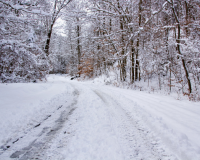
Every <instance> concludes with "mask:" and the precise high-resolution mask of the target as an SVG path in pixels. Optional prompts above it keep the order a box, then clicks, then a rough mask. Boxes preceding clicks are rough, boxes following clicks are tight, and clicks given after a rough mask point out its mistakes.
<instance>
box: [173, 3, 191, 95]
mask: <svg viewBox="0 0 200 160" xmlns="http://www.w3.org/2000/svg"><path fill="white" fill-rule="evenodd" d="M172 10H173V14H174V16H175V20H176V22H177V25H178V37H177V38H178V39H177V40H176V41H177V49H178V53H179V55H181V56H180V57H181V59H182V65H183V68H184V71H185V76H186V79H187V82H188V90H189V93H192V85H191V82H190V78H189V73H188V70H187V67H186V64H185V59H184V57H182V53H181V47H180V38H181V26H180V22H179V19H178V16H177V14H176V11H175V8H174V4H172Z"/></svg>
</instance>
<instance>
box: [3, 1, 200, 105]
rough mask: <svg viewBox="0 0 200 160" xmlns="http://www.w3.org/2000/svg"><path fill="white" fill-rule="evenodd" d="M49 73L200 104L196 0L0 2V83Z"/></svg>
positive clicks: (199, 30) (199, 16)
mask: <svg viewBox="0 0 200 160" xmlns="http://www.w3.org/2000/svg"><path fill="white" fill-rule="evenodd" d="M48 74H69V75H70V76H71V77H81V78H84V79H93V78H95V77H98V76H101V75H105V76H107V77H112V78H111V82H110V83H112V84H113V85H116V86H119V85H121V84H123V85H126V86H129V87H130V88H133V89H140V90H144V87H143V86H142V85H144V84H146V86H148V87H149V88H150V89H151V91H154V90H163V91H164V92H166V93H167V94H170V93H171V92H175V93H177V94H182V95H185V96H188V98H189V100H193V101H199V100H200V1H199V0H0V83H25V82H37V81H38V80H43V79H45V77H46V75H48ZM141 82H142V83H141ZM153 82H155V85H154V86H153V85H152V84H153ZM141 84H142V85H141Z"/></svg>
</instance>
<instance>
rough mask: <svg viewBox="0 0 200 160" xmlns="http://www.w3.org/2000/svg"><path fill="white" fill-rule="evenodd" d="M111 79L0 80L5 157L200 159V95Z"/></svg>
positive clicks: (0, 139)
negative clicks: (193, 97)
mask: <svg viewBox="0 0 200 160" xmlns="http://www.w3.org/2000/svg"><path fill="white" fill-rule="evenodd" d="M110 81H111V80H110V79H105V77H104V78H98V79H94V80H93V81H86V82H80V81H79V80H78V79H77V80H73V81H71V80H70V77H68V76H65V75H64V76H62V75H50V76H48V77H47V81H46V82H41V83H29V84H25V83H24V84H20V83H19V84H0V89H1V93H0V135H1V136H0V159H2V160H5V159H12V158H17V159H31V158H33V159H37V158H38V159H48V160H50V159H52V160H54V159H66V160H71V159H73V160H82V159H87V160H94V159H95V160H98V159H104V160H110V159H113V160H126V159H127V160H128V159H134V160H139V159H166V160H167V159H170V160H177V159H181V160H187V159H188V160H190V159H193V160H199V159H200V139H199V134H200V123H199V122H200V116H199V115H200V103H199V102H190V101H187V100H177V99H174V98H173V97H170V96H167V95H159V94H156V93H154V94H150V93H146V92H142V91H136V90H130V89H129V90H128V89H121V88H116V87H112V86H108V85H109V84H110ZM38 124H39V125H38ZM16 140H17V141H16ZM15 141H16V142H15ZM13 142H14V143H13ZM7 146H9V147H7Z"/></svg>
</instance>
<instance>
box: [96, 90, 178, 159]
mask: <svg viewBox="0 0 200 160" xmlns="http://www.w3.org/2000/svg"><path fill="white" fill-rule="evenodd" d="M94 92H95V93H96V94H97V95H98V96H99V97H100V98H101V99H102V101H103V102H104V103H106V104H107V105H106V106H107V112H108V114H109V117H110V122H111V123H112V124H111V126H112V127H113V130H114V132H115V133H116V135H117V137H118V139H119V143H120V144H121V148H122V150H123V154H124V157H125V158H124V159H126V160H129V159H138V160H139V159H140V160H141V159H155V160H156V159H157V160H158V159H176V158H175V157H173V156H172V155H171V154H169V153H167V151H166V149H165V147H164V146H162V144H161V142H160V140H159V139H158V138H156V137H155V136H154V135H153V133H152V132H151V131H149V130H148V129H147V128H145V127H144V126H143V125H142V124H141V120H140V119H137V118H135V117H133V116H131V115H132V114H130V113H128V112H126V111H125V110H124V109H123V107H122V106H121V105H120V104H119V103H118V100H116V99H113V98H112V97H111V96H110V95H108V94H106V93H103V92H101V91H97V90H94ZM136 114H137V113H136ZM136 117H137V116H136Z"/></svg>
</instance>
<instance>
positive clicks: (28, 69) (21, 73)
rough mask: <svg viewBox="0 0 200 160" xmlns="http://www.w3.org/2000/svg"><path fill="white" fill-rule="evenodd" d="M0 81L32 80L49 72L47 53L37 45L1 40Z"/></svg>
mask: <svg viewBox="0 0 200 160" xmlns="http://www.w3.org/2000/svg"><path fill="white" fill-rule="evenodd" d="M0 48H1V50H0V72H1V74H0V82H1V83H8V82H31V81H36V79H41V78H44V77H45V76H46V74H47V73H48V68H49V67H48V62H47V61H46V55H45V53H44V52H43V51H42V50H41V49H39V48H38V47H37V46H33V45H32V46H31V45H25V44H22V43H19V42H18V41H5V40H1V41H0Z"/></svg>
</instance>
